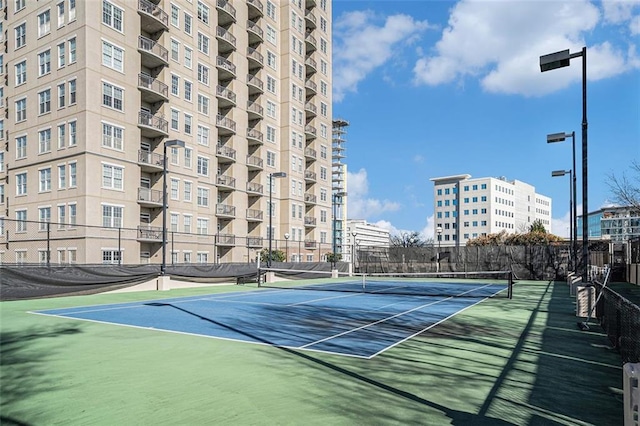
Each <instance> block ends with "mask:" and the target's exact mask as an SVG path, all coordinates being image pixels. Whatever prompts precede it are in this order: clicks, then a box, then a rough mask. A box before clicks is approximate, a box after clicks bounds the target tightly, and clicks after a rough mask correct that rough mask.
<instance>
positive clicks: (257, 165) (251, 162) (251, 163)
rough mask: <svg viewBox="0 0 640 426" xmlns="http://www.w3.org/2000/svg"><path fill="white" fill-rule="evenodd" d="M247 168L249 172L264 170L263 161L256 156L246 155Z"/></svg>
mask: <svg viewBox="0 0 640 426" xmlns="http://www.w3.org/2000/svg"><path fill="white" fill-rule="evenodd" d="M247 168H248V169H249V170H250V171H260V170H264V160H263V159H262V158H260V157H258V156H256V155H247Z"/></svg>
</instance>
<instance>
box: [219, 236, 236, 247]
mask: <svg viewBox="0 0 640 426" xmlns="http://www.w3.org/2000/svg"><path fill="white" fill-rule="evenodd" d="M216 245H217V246H226V247H233V246H235V245H236V236H235V235H233V234H218V235H216Z"/></svg>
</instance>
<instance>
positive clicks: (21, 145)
mask: <svg viewBox="0 0 640 426" xmlns="http://www.w3.org/2000/svg"><path fill="white" fill-rule="evenodd" d="M26 157H27V137H26V136H19V137H17V138H16V160H19V159H21V158H26Z"/></svg>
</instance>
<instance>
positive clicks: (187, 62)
mask: <svg viewBox="0 0 640 426" xmlns="http://www.w3.org/2000/svg"><path fill="white" fill-rule="evenodd" d="M192 57H193V50H191V48H190V47H187V46H185V47H184V66H185V67H187V68H189V69H191V58H192Z"/></svg>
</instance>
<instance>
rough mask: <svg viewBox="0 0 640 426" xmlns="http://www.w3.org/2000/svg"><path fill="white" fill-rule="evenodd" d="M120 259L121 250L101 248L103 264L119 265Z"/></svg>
mask: <svg viewBox="0 0 640 426" xmlns="http://www.w3.org/2000/svg"><path fill="white" fill-rule="evenodd" d="M121 261H122V252H120V251H118V250H102V263H103V264H104V265H119V264H120V262H121Z"/></svg>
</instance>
